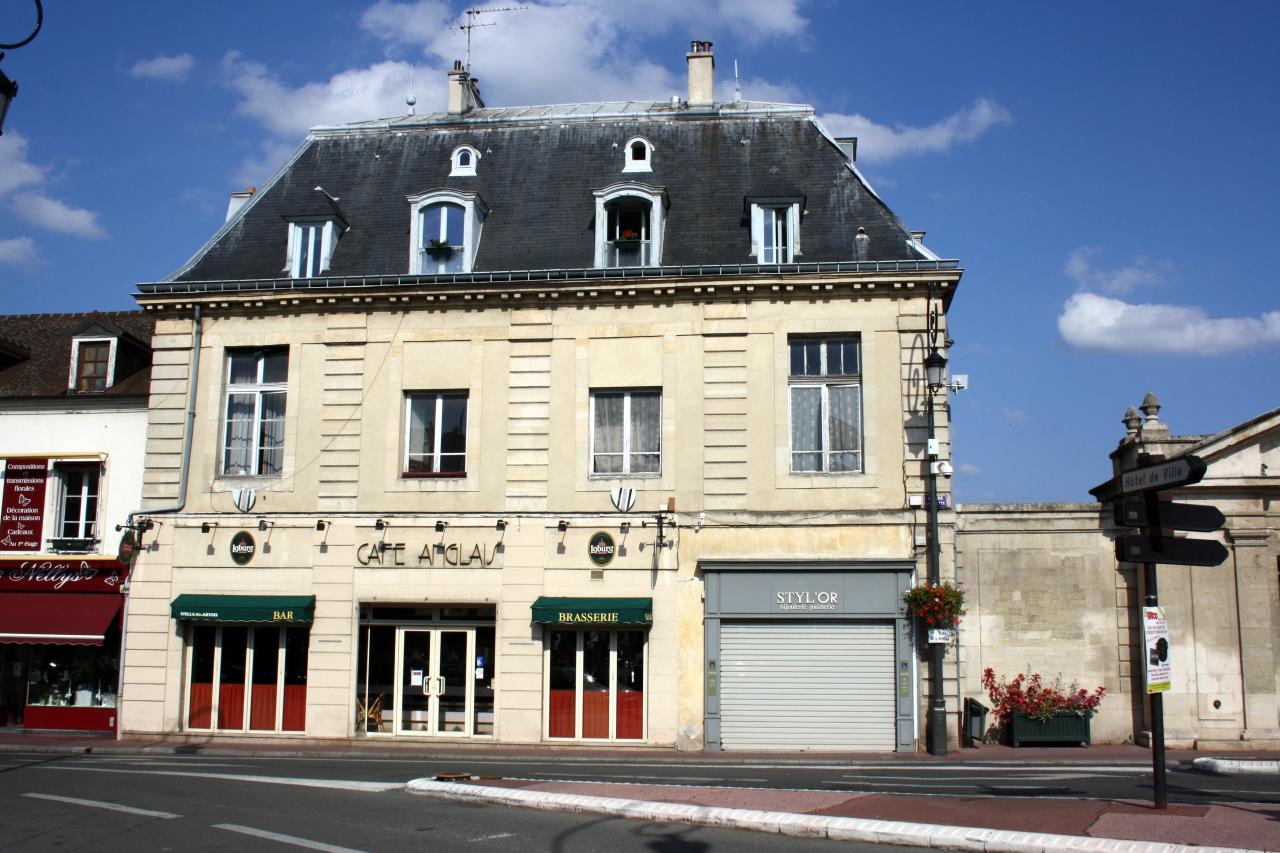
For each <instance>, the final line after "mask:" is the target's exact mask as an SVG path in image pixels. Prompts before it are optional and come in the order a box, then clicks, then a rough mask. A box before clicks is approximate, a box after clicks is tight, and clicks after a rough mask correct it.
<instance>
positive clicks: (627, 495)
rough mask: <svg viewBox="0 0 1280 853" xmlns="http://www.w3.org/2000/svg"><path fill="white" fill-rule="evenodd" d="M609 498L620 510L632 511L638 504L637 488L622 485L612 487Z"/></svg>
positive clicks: (615, 507)
mask: <svg viewBox="0 0 1280 853" xmlns="http://www.w3.org/2000/svg"><path fill="white" fill-rule="evenodd" d="M609 500H611V501H613V508H614V509H616V510H617V511H618V512H631V508H632V507H633V506H635V505H636V490H635V489H628V488H624V487H622V486H619V487H617V488H616V489H610V490H609Z"/></svg>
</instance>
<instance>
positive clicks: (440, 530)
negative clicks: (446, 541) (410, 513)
mask: <svg viewBox="0 0 1280 853" xmlns="http://www.w3.org/2000/svg"><path fill="white" fill-rule="evenodd" d="M446 526H447V525H446V524H445V523H444V522H443V521H437V522H436V533H444V529H445V527H446Z"/></svg>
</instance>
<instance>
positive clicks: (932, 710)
mask: <svg viewBox="0 0 1280 853" xmlns="http://www.w3.org/2000/svg"><path fill="white" fill-rule="evenodd" d="M924 376H925V384H926V385H927V386H928V389H927V390H926V392H925V410H926V411H927V413H928V426H929V432H928V452H927V453H926V454H925V456H926V457H927V458H926V460H925V462H926V464H927V465H928V466H929V474H928V478H927V481H926V482H927V484H928V492H929V495H928V498H927V499H928V501H929V505H928V519H929V550H928V553H927V563H926V565H927V566H928V579H929V583H930V584H931V585H933V586H937V585H938V584H940V583H942V567H941V553H942V543H941V542H939V541H938V473H937V472H938V465H936V464H935V463H934V459H933V458H932V457H934V456H936V455H937V440H936V436H935V435H934V402H933V398H934V397H935V396H936V395H937V393H938V392H939V391H941V390H942V389H943V388H945V387H946V382H947V357H946V356H945V355H943V354H942V353H941V351H939V349H938V348H937V347H936V346H934V347H933V348H932V349H930V350H929V354H928V355H927V356H926V357H925V360H924ZM944 651H945V648H944V646H943V644H942V643H930V644H929V720H928V725H927V727H926V731H927V738H928V748H929V754H930V755H946V754H947V699H946V697H945V696H944V695H943V693H942V656H943V652H944Z"/></svg>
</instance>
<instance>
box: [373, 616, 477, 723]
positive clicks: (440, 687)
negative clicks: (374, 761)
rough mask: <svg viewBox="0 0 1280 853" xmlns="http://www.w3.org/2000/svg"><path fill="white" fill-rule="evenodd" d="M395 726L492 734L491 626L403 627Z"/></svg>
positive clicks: (399, 650)
mask: <svg viewBox="0 0 1280 853" xmlns="http://www.w3.org/2000/svg"><path fill="white" fill-rule="evenodd" d="M398 633H399V638H398V639H399V642H398V644H397V645H398V646H399V649H398V655H397V658H398V660H399V665H398V667H397V671H398V672H399V683H398V684H397V685H396V693H397V697H396V698H397V701H396V703H395V708H396V712H395V720H396V725H395V731H396V732H397V733H400V734H429V735H457V736H459V737H467V736H469V735H491V734H493V629H492V628H401V629H399V631H398Z"/></svg>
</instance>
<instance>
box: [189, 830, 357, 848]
mask: <svg viewBox="0 0 1280 853" xmlns="http://www.w3.org/2000/svg"><path fill="white" fill-rule="evenodd" d="M213 828H214V829H225V830H227V831H228V832H238V833H240V834H241V835H252V836H253V837H255V838H265V839H267V840H268V841H279V842H280V843H281V844H292V845H293V846H294V847H305V848H307V849H308V850H326V851H328V853H363V851H361V850H356V849H355V848H354V847H339V846H338V845H337V844H325V843H324V842H323V841H312V840H311V839H309V838H299V837H298V836H296V835H283V834H281V833H279V832H268V831H267V830H265V829H254V828H253V827H252V826H241V825H240V824H238V823H215V824H214V825H213Z"/></svg>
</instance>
